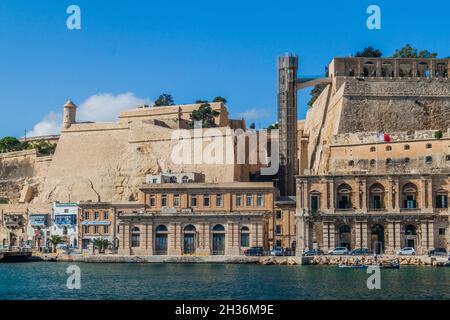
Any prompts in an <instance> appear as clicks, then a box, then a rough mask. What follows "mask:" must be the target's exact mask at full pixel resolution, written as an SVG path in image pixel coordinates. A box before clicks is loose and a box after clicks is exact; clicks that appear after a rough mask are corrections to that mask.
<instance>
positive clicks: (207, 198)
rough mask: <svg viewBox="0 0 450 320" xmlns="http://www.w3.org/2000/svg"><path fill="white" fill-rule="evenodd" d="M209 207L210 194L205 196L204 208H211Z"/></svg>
mask: <svg viewBox="0 0 450 320" xmlns="http://www.w3.org/2000/svg"><path fill="white" fill-rule="evenodd" d="M209 205H210V201H209V194H204V195H203V206H204V207H209Z"/></svg>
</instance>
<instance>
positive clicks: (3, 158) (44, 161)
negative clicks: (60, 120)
mask: <svg viewBox="0 0 450 320" xmlns="http://www.w3.org/2000/svg"><path fill="white" fill-rule="evenodd" d="M51 159H52V157H40V156H39V155H38V154H37V152H36V150H25V151H19V152H10V153H5V154H0V198H1V199H4V200H5V201H7V202H9V203H12V204H17V203H19V202H20V201H21V196H22V195H24V194H25V193H27V189H29V190H28V191H29V192H31V193H38V192H39V190H40V189H41V187H42V182H43V179H44V177H45V175H46V173H47V170H48V167H49V164H50V161H51ZM30 196H32V194H31V195H30Z"/></svg>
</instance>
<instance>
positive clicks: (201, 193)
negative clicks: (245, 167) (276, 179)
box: [117, 182, 275, 255]
mask: <svg viewBox="0 0 450 320" xmlns="http://www.w3.org/2000/svg"><path fill="white" fill-rule="evenodd" d="M274 195H275V189H274V188H273V186H272V183H263V182H261V183H246V182H234V183H217V184H208V183H206V184H205V183H169V184H149V185H144V186H143V187H142V188H141V196H140V203H141V204H142V209H141V210H121V211H118V212H117V237H118V243H119V245H118V253H119V254H125V255H184V254H188V255H193V254H195V255H241V254H243V253H244V251H245V250H246V249H248V248H250V247H252V246H260V247H264V248H265V249H268V241H267V234H268V221H269V217H270V216H271V214H272V212H273V202H274Z"/></svg>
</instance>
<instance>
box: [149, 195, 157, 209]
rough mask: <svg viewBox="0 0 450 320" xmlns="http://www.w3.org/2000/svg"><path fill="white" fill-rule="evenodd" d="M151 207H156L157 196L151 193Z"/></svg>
mask: <svg viewBox="0 0 450 320" xmlns="http://www.w3.org/2000/svg"><path fill="white" fill-rule="evenodd" d="M150 207H156V197H155V195H154V194H151V195H150Z"/></svg>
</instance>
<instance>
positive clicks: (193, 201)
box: [191, 194, 197, 207]
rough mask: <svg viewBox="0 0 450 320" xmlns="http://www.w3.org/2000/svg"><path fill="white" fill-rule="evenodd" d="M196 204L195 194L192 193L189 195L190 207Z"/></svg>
mask: <svg viewBox="0 0 450 320" xmlns="http://www.w3.org/2000/svg"><path fill="white" fill-rule="evenodd" d="M196 206H197V195H196V194H193V195H191V207H196Z"/></svg>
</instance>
